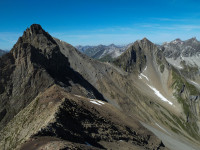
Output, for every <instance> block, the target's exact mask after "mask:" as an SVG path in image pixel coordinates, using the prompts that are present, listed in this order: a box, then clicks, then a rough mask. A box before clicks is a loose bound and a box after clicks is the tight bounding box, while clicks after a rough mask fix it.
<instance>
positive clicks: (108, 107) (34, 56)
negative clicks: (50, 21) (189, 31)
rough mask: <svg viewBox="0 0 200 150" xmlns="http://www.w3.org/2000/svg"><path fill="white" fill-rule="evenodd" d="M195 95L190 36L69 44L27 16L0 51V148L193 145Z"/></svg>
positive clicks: (195, 48)
mask: <svg viewBox="0 0 200 150" xmlns="http://www.w3.org/2000/svg"><path fill="white" fill-rule="evenodd" d="M78 49H79V50H80V51H82V52H83V53H85V54H86V53H87V55H89V56H90V57H89V56H87V55H85V54H83V53H82V52H80V51H79V50H78ZM93 58H95V59H93ZM102 58H104V59H103V60H101V61H99V60H98V59H102ZM111 58H112V59H111ZM107 60H110V61H109V62H108V61H107ZM199 97H200V42H199V41H198V40H197V39H196V38H192V39H189V40H186V41H182V40H180V39H176V40H174V41H172V42H168V43H164V44H163V45H156V44H154V43H152V42H151V41H149V40H148V39H146V38H144V39H142V40H138V41H135V42H134V43H131V44H129V45H128V46H116V45H114V44H112V45H109V46H103V45H100V46H96V47H94V46H93V47H92V46H87V47H86V48H84V47H82V46H78V47H77V48H75V47H73V46H72V45H70V44H68V43H66V42H63V41H61V40H59V39H57V38H54V37H52V36H51V35H50V34H49V33H47V32H46V31H45V30H44V29H42V27H41V26H40V25H38V24H33V25H31V26H30V28H28V29H26V30H25V31H24V33H23V35H22V36H21V37H19V39H18V41H17V43H16V44H15V45H14V47H13V48H12V49H11V51H10V52H9V53H6V54H4V55H3V56H2V57H0V150H64V149H78V150H79V149H80V150H87V149H90V150H99V149H114V150H143V149H148V150H199V149H200V98H199Z"/></svg>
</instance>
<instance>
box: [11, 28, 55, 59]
mask: <svg viewBox="0 0 200 150" xmlns="http://www.w3.org/2000/svg"><path fill="white" fill-rule="evenodd" d="M31 47H34V50H35V51H36V50H38V51H40V52H42V53H43V54H45V55H46V54H48V53H52V52H53V51H55V50H56V51H57V50H58V46H57V44H56V42H55V40H54V39H53V37H52V36H51V35H50V34H49V33H47V32H46V31H45V30H44V29H42V27H41V26H40V25H39V24H33V25H31V26H30V28H27V29H26V31H24V33H23V35H22V36H21V37H20V38H19V39H18V41H17V43H16V44H15V45H14V47H13V48H12V50H11V52H12V53H13V54H14V57H15V58H17V57H20V56H21V57H24V56H27V55H28V54H30V52H31V53H32V52H33V48H31Z"/></svg>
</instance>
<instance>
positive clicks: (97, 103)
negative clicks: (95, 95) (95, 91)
mask: <svg viewBox="0 0 200 150" xmlns="http://www.w3.org/2000/svg"><path fill="white" fill-rule="evenodd" d="M90 102H91V103H93V104H96V105H99V106H102V105H103V104H105V103H104V102H102V101H99V100H96V99H90Z"/></svg>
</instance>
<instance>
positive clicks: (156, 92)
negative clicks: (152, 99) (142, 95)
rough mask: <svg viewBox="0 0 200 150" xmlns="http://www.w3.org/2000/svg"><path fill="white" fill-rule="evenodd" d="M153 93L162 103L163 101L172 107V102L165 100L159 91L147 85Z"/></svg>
mask: <svg viewBox="0 0 200 150" xmlns="http://www.w3.org/2000/svg"><path fill="white" fill-rule="evenodd" d="M147 85H148V86H149V87H150V88H151V89H152V90H153V91H154V93H155V94H156V95H157V96H158V97H159V98H160V99H161V100H162V101H165V102H167V103H169V104H170V105H173V103H172V102H170V101H169V100H168V99H166V98H165V97H164V96H163V95H162V94H161V93H160V91H158V90H157V89H156V88H154V87H153V86H151V85H149V84H147Z"/></svg>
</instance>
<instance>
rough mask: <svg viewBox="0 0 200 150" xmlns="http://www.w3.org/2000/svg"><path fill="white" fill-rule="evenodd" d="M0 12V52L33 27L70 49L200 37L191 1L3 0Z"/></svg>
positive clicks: (198, 5) (197, 15)
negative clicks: (145, 39)
mask: <svg viewBox="0 0 200 150" xmlns="http://www.w3.org/2000/svg"><path fill="white" fill-rule="evenodd" d="M0 8H1V9H0V13H1V14H3V15H2V17H1V24H0V49H7V50H9V49H11V48H12V47H13V45H14V44H15V42H16V41H17V39H18V38H19V37H20V36H21V35H22V34H23V31H24V30H25V29H26V28H28V27H29V26H30V25H31V24H33V23H37V24H40V25H41V26H42V27H43V29H44V30H45V31H47V32H49V33H50V34H51V35H52V36H53V37H56V38H59V39H61V40H63V41H65V42H67V43H70V44H72V45H73V46H77V45H83V46H85V45H94V46H96V45H100V44H103V45H109V44H112V43H113V44H115V45H126V44H129V43H132V42H134V41H136V40H138V39H142V38H144V37H146V38H148V39H149V40H150V41H152V42H154V43H157V44H161V43H163V42H168V41H172V40H174V39H176V38H180V39H182V40H187V39H190V38H192V37H196V38H197V39H200V25H199V24H200V19H199V18H200V13H199V8H200V2H199V1H196V0H163V1H158V0H152V1H148V0H144V1H142V2H141V1H132V0H115V1H114V0H107V1H106V0H101V1H98V0H97V1H93V0H85V1H81V0H73V1H68V0H67V1H66V0H58V1H56V2H55V1H51V0H49V1H46V0H44V1H39V0H35V1H25V0H21V1H11V0H8V1H1V2H0Z"/></svg>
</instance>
